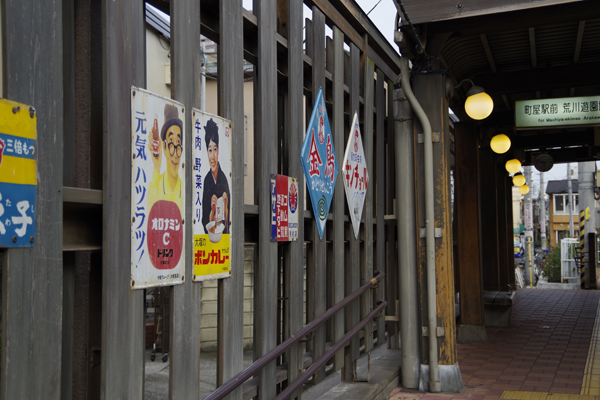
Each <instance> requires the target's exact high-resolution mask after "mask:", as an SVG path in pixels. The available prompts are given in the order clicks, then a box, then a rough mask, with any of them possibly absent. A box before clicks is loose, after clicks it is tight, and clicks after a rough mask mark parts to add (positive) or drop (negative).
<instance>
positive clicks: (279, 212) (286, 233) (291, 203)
mask: <svg viewBox="0 0 600 400" xmlns="http://www.w3.org/2000/svg"><path fill="white" fill-rule="evenodd" d="M271 185H272V187H271V202H272V203H271V214H272V218H271V240H272V241H277V242H289V241H293V240H298V180H297V179H296V178H291V177H288V176H285V175H275V174H273V175H271ZM273 185H274V186H273Z"/></svg>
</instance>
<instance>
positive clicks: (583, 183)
mask: <svg viewBox="0 0 600 400" xmlns="http://www.w3.org/2000/svg"><path fill="white" fill-rule="evenodd" d="M595 172H596V162H595V161H588V162H580V163H579V166H578V178H579V190H578V193H579V210H578V211H579V212H580V214H579V215H580V218H581V214H582V213H581V211H583V218H585V238H584V243H585V249H584V252H585V260H586V261H587V262H588V266H587V267H586V269H585V288H586V289H595V288H596V265H590V262H592V263H593V262H594V260H593V258H591V257H588V255H589V251H590V249H593V248H594V247H595V243H592V242H593V241H594V238H595V235H593V234H592V235H590V233H595V232H596V199H595V198H594V189H595V186H596V185H595V183H596V182H595V181H594V173H595ZM579 226H580V227H581V220H580V221H579ZM580 231H581V229H580ZM590 246H591V247H590Z"/></svg>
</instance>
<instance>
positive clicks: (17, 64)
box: [0, 0, 63, 400]
mask: <svg viewBox="0 0 600 400" xmlns="http://www.w3.org/2000/svg"><path fill="white" fill-rule="evenodd" d="M1 17H2V23H1V25H2V35H1V36H2V48H3V54H4V57H5V58H4V59H3V60H2V62H3V71H2V75H3V76H2V79H3V84H2V91H3V94H2V97H4V98H6V99H9V100H12V101H16V102H19V103H24V104H28V105H31V106H33V107H34V108H35V109H36V114H37V144H38V150H39V152H38V166H37V168H38V185H37V210H36V214H37V242H36V244H35V246H34V247H32V248H29V249H11V250H6V251H5V252H4V256H3V259H2V355H1V357H2V359H1V364H2V370H1V377H0V398H1V399H2V400H9V399H35V398H37V399H40V398H44V399H59V398H60V391H61V388H60V382H61V378H60V376H61V352H62V347H61V340H62V305H63V299H62V290H63V271H62V215H63V212H62V194H61V189H62V182H63V168H62V159H63V150H62V145H63V80H62V74H63V56H62V46H63V43H62V2H60V1H44V2H39V1H34V0H27V1H20V2H8V1H4V2H2V16H1ZM21 112H28V110H22V111H21Z"/></svg>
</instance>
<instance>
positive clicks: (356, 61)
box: [342, 43, 360, 381]
mask: <svg viewBox="0 0 600 400" xmlns="http://www.w3.org/2000/svg"><path fill="white" fill-rule="evenodd" d="M349 69H350V71H349V76H350V85H349V86H350V105H349V110H350V123H351V122H352V119H353V118H354V113H358V112H359V95H360V49H359V48H358V47H357V46H356V45H355V44H354V43H353V44H351V45H350V66H349ZM359 120H360V115H359ZM347 141H348V138H347V139H346V142H347ZM347 231H348V233H347V234H346V236H347V238H348V250H349V251H348V257H346V273H345V274H344V275H345V292H346V296H347V295H349V294H350V293H352V292H353V291H355V290H356V289H358V288H359V286H360V237H359V238H356V237H355V236H354V231H353V229H352V224H348V225H347ZM359 317H360V306H359V300H358V299H356V300H354V301H353V302H352V303H351V304H350V305H348V306H347V307H346V311H345V314H344V325H345V330H346V332H349V331H350V330H351V329H352V328H353V327H354V326H356V325H358V322H359ZM346 349H347V351H346V355H345V357H344V369H343V371H342V379H343V380H345V381H351V380H352V379H353V378H354V374H355V373H356V364H355V361H356V359H357V358H358V357H359V355H360V354H359V340H358V336H355V337H353V338H352V339H351V340H350V345H349V346H348V347H347V348H346Z"/></svg>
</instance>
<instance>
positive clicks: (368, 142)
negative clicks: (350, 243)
mask: <svg viewBox="0 0 600 400" xmlns="http://www.w3.org/2000/svg"><path fill="white" fill-rule="evenodd" d="M365 42H367V38H366V37H365ZM365 46H366V43H365ZM364 68H365V75H364V83H363V85H364V99H365V103H364V104H365V106H364V107H365V116H364V131H363V137H364V142H363V143H364V147H365V159H366V160H367V171H369V175H372V176H374V175H376V172H375V170H374V169H373V165H375V164H374V157H375V154H376V153H375V151H374V144H375V142H374V137H373V122H374V121H373V105H374V100H375V99H374V96H375V82H374V76H375V64H374V63H373V61H371V60H370V59H368V58H367V59H366V60H365V65H364ZM373 181H375V179H373ZM374 192H375V185H373V182H369V186H368V187H367V195H366V197H365V207H364V210H365V211H364V213H365V219H364V231H363V232H364V243H363V250H362V257H361V268H360V284H361V285H364V284H365V283H366V282H367V281H368V280H369V279H371V278H372V277H373V253H374V252H373V210H374V208H375V201H374V198H375V196H374ZM371 299H372V296H371V293H365V294H363V295H361V297H360V318H361V319H363V318H365V317H366V316H367V315H368V314H369V313H370V312H371V311H372V308H373V307H372V304H371ZM372 348H373V322H372V321H371V322H369V323H368V324H367V325H366V326H365V351H370V350H371V349H372Z"/></svg>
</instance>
